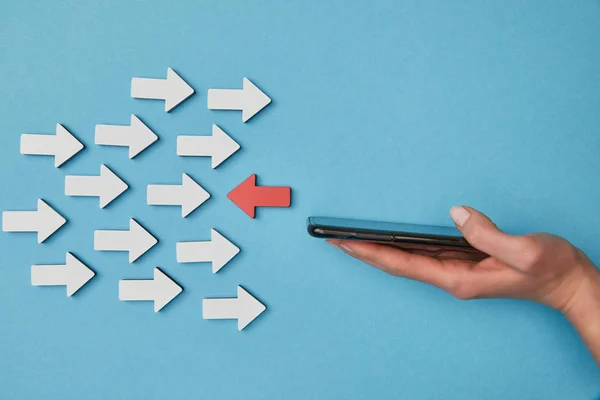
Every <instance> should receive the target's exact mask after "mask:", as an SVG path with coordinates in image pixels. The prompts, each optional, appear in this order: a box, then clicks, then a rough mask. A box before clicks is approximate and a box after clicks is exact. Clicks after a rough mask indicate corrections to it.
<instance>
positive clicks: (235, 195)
mask: <svg viewBox="0 0 600 400" xmlns="http://www.w3.org/2000/svg"><path fill="white" fill-rule="evenodd" d="M291 196H292V189H291V188H289V187H287V186H256V174H253V175H250V176H249V177H248V178H247V179H246V180H245V181H244V182H242V183H240V184H239V185H238V186H237V187H236V188H235V189H233V190H232V191H231V192H229V194H228V195H227V197H228V198H229V200H231V201H233V202H234V203H235V205H236V206H238V207H239V208H241V209H242V211H244V212H245V213H246V214H248V215H249V216H250V218H254V216H255V212H256V207H289V206H290V201H291Z"/></svg>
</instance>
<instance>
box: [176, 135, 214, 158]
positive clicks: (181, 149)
mask: <svg viewBox="0 0 600 400" xmlns="http://www.w3.org/2000/svg"><path fill="white" fill-rule="evenodd" d="M213 153H214V148H213V140H212V136H177V155H178V156H184V157H185V156H196V157H211V156H212V155H213Z"/></svg>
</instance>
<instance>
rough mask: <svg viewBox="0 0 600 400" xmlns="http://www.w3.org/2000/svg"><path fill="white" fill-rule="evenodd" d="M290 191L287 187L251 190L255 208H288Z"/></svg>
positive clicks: (261, 187)
mask: <svg viewBox="0 0 600 400" xmlns="http://www.w3.org/2000/svg"><path fill="white" fill-rule="evenodd" d="M291 196H292V190H291V188H289V187H287V186H257V187H256V188H254V190H253V199H254V204H255V206H256V207H289V206H290V203H291Z"/></svg>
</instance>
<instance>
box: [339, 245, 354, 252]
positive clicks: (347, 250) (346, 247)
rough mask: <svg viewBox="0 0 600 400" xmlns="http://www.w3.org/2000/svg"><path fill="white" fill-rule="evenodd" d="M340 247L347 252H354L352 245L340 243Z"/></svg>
mask: <svg viewBox="0 0 600 400" xmlns="http://www.w3.org/2000/svg"><path fill="white" fill-rule="evenodd" d="M339 248H340V249H342V250H344V251H345V252H346V253H349V254H351V253H354V250H352V249H351V248H350V247H348V246H346V245H345V244H343V243H340V244H339Z"/></svg>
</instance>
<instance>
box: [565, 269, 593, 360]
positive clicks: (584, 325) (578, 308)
mask: <svg viewBox="0 0 600 400" xmlns="http://www.w3.org/2000/svg"><path fill="white" fill-rule="evenodd" d="M582 285H583V286H582V287H581V288H580V291H578V295H577V297H578V298H577V301H576V302H575V304H573V306H572V307H571V308H570V309H569V310H568V312H567V313H566V314H565V316H566V317H567V319H568V320H569V321H570V322H571V324H573V326H574V327H575V329H576V330H577V332H578V333H579V336H581V338H582V339H583V342H584V343H585V345H586V346H587V347H588V349H589V350H590V352H591V353H592V356H593V357H594V359H595V360H596V362H597V363H598V365H600V270H598V269H596V268H595V267H594V266H593V265H592V266H591V269H590V270H589V276H588V279H586V280H585V282H584V283H583V284H582Z"/></svg>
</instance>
